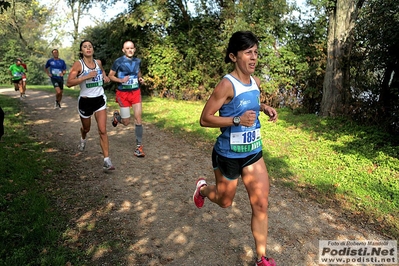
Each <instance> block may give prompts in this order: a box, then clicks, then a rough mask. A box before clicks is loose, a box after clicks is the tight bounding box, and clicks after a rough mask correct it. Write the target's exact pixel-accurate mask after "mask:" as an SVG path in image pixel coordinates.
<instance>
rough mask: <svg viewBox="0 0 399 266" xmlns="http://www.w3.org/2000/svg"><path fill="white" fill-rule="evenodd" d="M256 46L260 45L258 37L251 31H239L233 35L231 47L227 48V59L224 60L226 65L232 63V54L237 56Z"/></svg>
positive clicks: (230, 42) (230, 41)
mask: <svg viewBox="0 0 399 266" xmlns="http://www.w3.org/2000/svg"><path fill="white" fill-rule="evenodd" d="M255 45H259V40H258V37H256V35H255V34H253V33H252V32H250V31H237V32H235V33H233V35H231V37H230V40H229V45H228V46H227V51H226V57H225V58H224V62H225V63H230V62H232V61H231V59H230V56H229V55H230V53H232V54H234V55H237V53H238V52H239V51H243V50H246V49H248V48H251V47H253V46H255Z"/></svg>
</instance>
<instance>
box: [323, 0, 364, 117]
mask: <svg viewBox="0 0 399 266" xmlns="http://www.w3.org/2000/svg"><path fill="white" fill-rule="evenodd" d="M333 2H334V4H333V7H332V8H331V10H330V12H329V24H328V36H327V66H326V73H325V76H324V82H323V98H322V101H321V115H323V116H337V115H341V114H344V113H345V109H346V108H345V104H346V103H347V101H348V97H350V88H349V69H350V68H349V62H350V60H349V56H350V52H351V48H352V40H351V38H350V37H351V32H352V29H353V27H354V25H355V20H356V19H357V14H358V10H359V9H360V7H361V6H362V5H363V2H364V0H334V1H333Z"/></svg>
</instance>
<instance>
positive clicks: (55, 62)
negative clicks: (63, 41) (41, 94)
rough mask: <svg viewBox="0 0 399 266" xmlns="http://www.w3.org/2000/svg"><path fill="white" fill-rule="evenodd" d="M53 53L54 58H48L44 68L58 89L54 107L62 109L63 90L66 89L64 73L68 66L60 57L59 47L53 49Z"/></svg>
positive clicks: (56, 89)
mask: <svg viewBox="0 0 399 266" xmlns="http://www.w3.org/2000/svg"><path fill="white" fill-rule="evenodd" d="M51 53H52V54H53V58H50V59H49V60H47V63H46V66H45V67H44V70H45V71H46V74H47V76H49V77H50V79H51V83H53V86H54V89H55V91H56V94H55V104H54V109H56V108H59V109H61V99H62V92H63V90H64V75H65V73H66V68H67V67H66V64H65V61H64V60H62V59H61V58H59V57H58V54H59V53H58V50H57V49H53V51H51Z"/></svg>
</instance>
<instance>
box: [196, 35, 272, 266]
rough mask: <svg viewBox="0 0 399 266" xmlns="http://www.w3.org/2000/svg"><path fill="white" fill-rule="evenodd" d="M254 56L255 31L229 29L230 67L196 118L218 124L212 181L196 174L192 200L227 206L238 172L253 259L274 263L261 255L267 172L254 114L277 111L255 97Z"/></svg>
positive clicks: (264, 264)
mask: <svg viewBox="0 0 399 266" xmlns="http://www.w3.org/2000/svg"><path fill="white" fill-rule="evenodd" d="M257 60H258V39H257V37H256V36H255V35H254V34H253V33H252V32H249V31H239V32H236V33H234V34H233V35H232V36H231V38H230V41H229V45H228V48H227V52H226V57H225V62H226V63H232V64H233V65H234V70H233V71H232V72H231V73H230V74H227V75H226V76H224V78H223V79H222V80H221V81H220V82H219V84H218V85H217V86H216V88H215V89H214V91H213V93H212V95H211V96H210V98H209V99H208V101H207V102H206V104H205V106H204V109H203V111H202V114H201V118H200V123H201V126H203V127H218V128H220V130H221V134H220V135H219V136H218V138H217V140H216V143H215V145H214V149H213V153H212V165H213V168H214V174H215V180H216V184H215V185H208V184H207V183H206V181H205V179H204V178H202V177H201V178H199V179H198V180H197V183H196V189H195V191H194V195H193V200H194V203H195V205H196V206H197V208H202V207H203V205H204V201H205V198H208V199H209V200H210V201H211V202H213V203H216V204H218V205H219V206H220V207H222V208H227V207H229V206H231V204H232V202H233V199H234V196H235V194H236V190H237V185H238V177H239V176H241V178H242V181H243V183H244V185H245V188H246V190H247V192H248V196H249V201H250V204H251V208H252V219H251V230H252V235H253V237H254V240H255V247H256V254H257V259H256V265H259V266H275V265H276V263H275V262H274V260H273V259H272V258H268V257H266V246H267V228H268V214H267V208H268V197H269V176H268V172H267V168H266V165H265V161H264V160H263V156H262V136H261V134H260V122H259V119H258V116H259V115H260V113H261V112H263V113H265V114H266V115H268V116H269V117H270V121H273V122H275V121H277V112H276V110H275V109H274V108H272V107H270V106H267V105H266V104H263V103H261V102H260V91H259V86H260V80H259V78H257V77H255V76H252V74H253V73H254V71H255V67H256V64H257ZM217 113H218V114H219V115H216V114H217Z"/></svg>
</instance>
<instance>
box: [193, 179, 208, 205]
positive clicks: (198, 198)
mask: <svg viewBox="0 0 399 266" xmlns="http://www.w3.org/2000/svg"><path fill="white" fill-rule="evenodd" d="M206 185H207V184H206V181H205V178H203V177H200V178H198V180H197V183H196V187H195V191H194V195H193V201H194V204H195V206H197V208H198V209H201V208H202V206H204V201H205V197H204V196H202V195H201V193H200V189H201V188H202V187H203V186H206Z"/></svg>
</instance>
